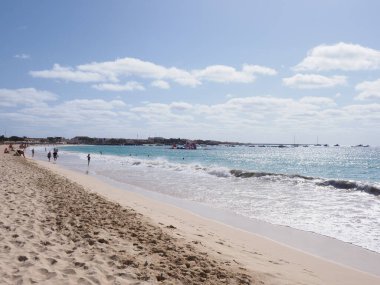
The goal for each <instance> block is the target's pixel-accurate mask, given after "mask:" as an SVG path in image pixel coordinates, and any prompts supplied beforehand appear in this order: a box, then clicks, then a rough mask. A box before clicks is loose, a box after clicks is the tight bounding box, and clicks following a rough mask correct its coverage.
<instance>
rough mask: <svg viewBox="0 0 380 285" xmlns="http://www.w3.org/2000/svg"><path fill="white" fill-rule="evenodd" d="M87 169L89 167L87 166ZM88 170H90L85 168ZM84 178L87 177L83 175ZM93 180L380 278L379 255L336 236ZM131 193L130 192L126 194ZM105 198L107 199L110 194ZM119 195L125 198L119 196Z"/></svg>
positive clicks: (106, 181)
mask: <svg viewBox="0 0 380 285" xmlns="http://www.w3.org/2000/svg"><path fill="white" fill-rule="evenodd" d="M36 161H38V162H39V163H42V164H43V165H44V166H47V167H50V165H51V164H49V163H47V162H46V161H43V160H40V159H39V158H37V159H36ZM53 165H55V166H54V167H58V168H61V169H66V170H69V171H74V172H75V173H78V174H82V173H81V172H80V171H79V169H74V168H71V167H70V166H69V165H61V164H59V163H58V164H53ZM86 167H87V166H86ZM86 169H87V168H86ZM83 175H84V174H83ZM88 175H90V176H91V177H93V178H94V179H98V180H101V181H102V182H104V183H106V184H107V185H111V186H112V187H115V188H117V189H122V190H123V191H125V192H133V193H135V194H139V195H142V196H143V197H145V198H147V200H150V201H151V202H152V201H153V202H157V201H159V202H161V203H163V205H168V204H169V205H171V206H174V207H176V208H179V209H180V210H185V211H188V212H190V213H192V214H194V215H197V216H200V217H202V218H205V219H208V220H211V221H213V222H218V223H221V224H223V225H225V226H230V227H233V228H235V229H237V230H242V231H247V232H248V233H252V234H255V235H257V236H261V237H263V238H266V239H269V240H272V241H274V242H277V243H279V244H282V245H284V246H287V247H291V248H293V249H295V250H298V251H302V252H304V253H306V254H310V255H313V256H315V257H318V258H322V259H325V260H328V261H331V262H334V263H337V264H341V265H343V266H347V267H350V268H353V269H356V270H360V271H363V272H367V273H370V274H373V275H376V276H380V268H378V266H376V264H379V263H380V253H378V252H375V251H371V250H369V249H366V248H363V247H360V246H357V245H355V244H352V243H348V242H344V241H342V240H339V239H336V238H334V237H329V236H326V235H322V234H318V233H315V232H311V231H303V230H299V229H295V228H292V227H289V226H282V225H275V224H271V223H268V222H265V221H261V220H258V219H249V218H245V217H242V216H239V215H237V214H235V213H232V212H228V211H225V210H222V209H216V208H212V207H210V206H207V205H204V204H200V203H197V202H193V201H188V200H184V199H180V198H176V197H173V196H168V195H165V194H162V193H158V192H154V191H150V190H148V189H144V188H141V187H138V186H134V185H131V184H127V183H125V182H119V181H116V180H113V179H112V178H109V177H106V176H103V175H101V174H91V172H89V173H86V176H88ZM127 194H128V193H127ZM104 195H106V196H107V193H105V194H104ZM120 195H123V194H122V193H120Z"/></svg>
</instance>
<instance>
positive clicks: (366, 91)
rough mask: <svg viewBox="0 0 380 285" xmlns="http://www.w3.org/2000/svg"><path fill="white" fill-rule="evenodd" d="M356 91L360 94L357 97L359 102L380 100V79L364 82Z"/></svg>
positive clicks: (357, 86)
mask: <svg viewBox="0 0 380 285" xmlns="http://www.w3.org/2000/svg"><path fill="white" fill-rule="evenodd" d="M355 89H356V90H357V91H359V92H360V93H359V95H358V96H356V97H355V99H357V100H366V99H380V79H377V80H375V81H364V82H362V83H359V84H358V85H356V87H355Z"/></svg>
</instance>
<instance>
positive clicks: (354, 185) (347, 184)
mask: <svg viewBox="0 0 380 285" xmlns="http://www.w3.org/2000/svg"><path fill="white" fill-rule="evenodd" d="M316 184H317V185H318V186H332V187H334V188H337V189H347V190H358V191H363V192H366V193H368V194H372V195H375V196H379V195H380V188H378V187H376V186H374V185H370V184H362V183H358V182H355V181H347V180H334V179H331V180H326V181H322V182H318V183H316Z"/></svg>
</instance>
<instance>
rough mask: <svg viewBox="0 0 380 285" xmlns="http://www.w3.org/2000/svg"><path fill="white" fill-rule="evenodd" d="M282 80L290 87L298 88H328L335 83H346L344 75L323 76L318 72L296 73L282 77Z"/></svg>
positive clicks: (335, 84)
mask: <svg viewBox="0 0 380 285" xmlns="http://www.w3.org/2000/svg"><path fill="white" fill-rule="evenodd" d="M282 82H283V83H284V84H285V85H286V86H289V87H292V88H300V89H315V88H329V87H334V86H337V85H345V84H347V80H346V77H345V76H339V75H334V76H330V77H327V76H323V75H319V74H300V73H298V74H296V75H294V76H292V77H288V78H283V79H282Z"/></svg>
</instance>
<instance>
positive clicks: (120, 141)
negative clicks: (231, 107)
mask: <svg viewBox="0 0 380 285" xmlns="http://www.w3.org/2000/svg"><path fill="white" fill-rule="evenodd" d="M189 142H191V143H193V144H196V145H209V146H212V145H226V146H230V147H234V146H239V145H242V146H250V147H255V146H257V147H280V148H281V147H287V146H293V147H301V146H302V147H308V146H311V145H313V146H324V147H328V146H330V145H328V144H318V143H317V144H296V143H241V142H229V141H216V140H201V139H196V140H190V139H185V138H163V137H149V138H147V139H126V138H96V137H88V136H77V137H74V138H71V139H67V138H64V137H46V138H29V137H26V136H24V137H19V136H10V137H5V136H4V135H2V136H0V144H9V143H19V144H21V143H22V144H27V145H34V144H89V145H168V146H173V145H186V144H188V143H189ZM333 146H335V147H337V146H339V144H335V145H333ZM355 147H369V145H362V144H359V145H355Z"/></svg>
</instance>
